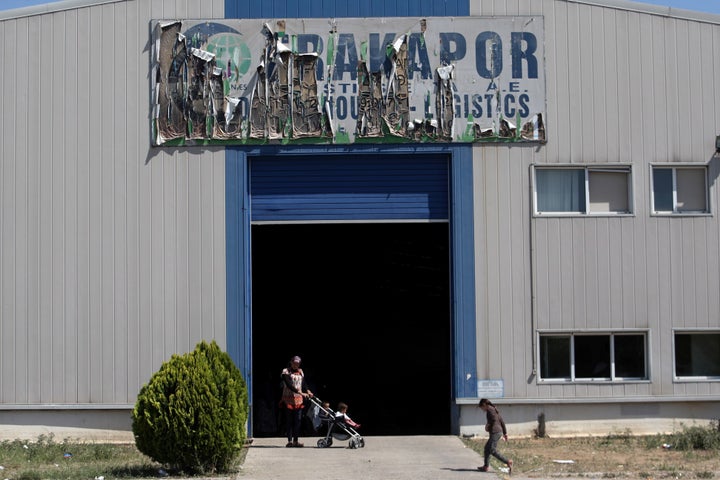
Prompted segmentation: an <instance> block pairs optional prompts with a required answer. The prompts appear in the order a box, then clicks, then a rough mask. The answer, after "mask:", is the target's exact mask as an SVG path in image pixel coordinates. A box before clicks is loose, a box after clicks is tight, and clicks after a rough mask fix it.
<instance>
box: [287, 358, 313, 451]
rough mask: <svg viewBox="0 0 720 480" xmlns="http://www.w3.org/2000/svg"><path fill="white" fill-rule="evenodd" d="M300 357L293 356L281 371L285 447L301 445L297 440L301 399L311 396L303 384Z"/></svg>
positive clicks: (300, 421)
mask: <svg viewBox="0 0 720 480" xmlns="http://www.w3.org/2000/svg"><path fill="white" fill-rule="evenodd" d="M300 361H301V360H300V357H298V356H294V357H293V358H291V359H290V363H289V364H288V366H287V368H284V369H283V371H282V375H281V376H282V381H283V393H282V404H283V405H284V406H285V418H286V420H287V439H288V443H287V445H285V446H286V447H302V446H303V444H302V443H300V442H299V441H298V437H299V436H300V425H301V423H302V414H303V400H304V399H305V397H312V396H313V393H312V392H311V391H310V390H308V388H307V385H306V384H305V374H304V373H303V371H302V369H301V368H300Z"/></svg>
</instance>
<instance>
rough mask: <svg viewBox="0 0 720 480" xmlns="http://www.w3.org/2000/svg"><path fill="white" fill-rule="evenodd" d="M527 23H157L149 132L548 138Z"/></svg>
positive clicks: (537, 55) (165, 137) (539, 32)
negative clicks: (152, 112)
mask: <svg viewBox="0 0 720 480" xmlns="http://www.w3.org/2000/svg"><path fill="white" fill-rule="evenodd" d="M528 20H529V18H528V17H463V18H444V17H429V18H402V17H401V18H393V19H387V20H386V19H379V18H369V19H366V18H341V19H333V20H330V19H277V20H269V21H259V20H249V19H243V20H237V19H236V20H233V19H226V20H183V21H182V22H177V21H169V22H166V21H162V20H160V21H157V22H156V23H155V24H154V30H153V35H155V37H156V38H154V42H153V44H154V45H155V48H157V50H158V51H157V52H156V53H157V54H156V55H153V56H152V58H153V59H154V61H155V65H153V67H154V68H156V72H154V73H155V74H154V75H153V78H154V81H153V88H154V89H155V92H154V95H153V98H154V102H155V105H154V113H155V115H154V119H153V122H154V123H153V127H154V128H155V132H156V135H154V138H155V141H156V144H157V145H164V144H167V143H170V144H173V145H178V144H183V143H187V144H190V143H195V144H197V143H203V142H207V141H211V140H212V141H223V142H225V141H226V142H229V143H239V144H242V143H255V144H263V143H267V142H283V143H285V142H292V141H296V140H297V141H302V142H303V143H313V142H316V143H330V142H335V143H340V142H350V143H352V142H356V141H363V142H365V143H368V142H371V143H380V142H397V141H412V142H434V141H439V142H486V141H491V142H492V141H503V142H508V141H510V142H544V141H545V125H544V124H543V125H541V120H542V118H543V116H544V114H545V84H544V72H543V70H544V51H543V45H544V30H543V29H544V27H543V19H542V17H530V20H532V21H528ZM230 99H234V100H232V102H233V103H232V107H229V105H230V102H231V100H230ZM226 112H230V113H227V114H226ZM510 124H513V127H512V128H511V127H510ZM460 125H462V127H460ZM465 125H468V126H467V127H465Z"/></svg>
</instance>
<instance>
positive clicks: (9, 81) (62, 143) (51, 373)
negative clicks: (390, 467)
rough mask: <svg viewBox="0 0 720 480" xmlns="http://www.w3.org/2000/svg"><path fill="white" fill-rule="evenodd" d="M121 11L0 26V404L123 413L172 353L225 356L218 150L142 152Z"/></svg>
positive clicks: (145, 77)
mask: <svg viewBox="0 0 720 480" xmlns="http://www.w3.org/2000/svg"><path fill="white" fill-rule="evenodd" d="M223 15H224V2H223V1H222V0H212V1H207V0H202V1H201V0H176V1H174V0H165V1H162V2H159V1H150V0H137V1H126V2H116V3H110V4H105V5H99V6H93V7H86V8H76V9H71V10H66V11H61V12H57V13H51V14H44V15H35V16H28V17H22V18H17V19H8V20H3V21H0V42H1V43H2V45H0V64H2V65H3V67H2V75H0V92H2V94H0V132H2V133H0V135H1V136H2V142H0V403H2V404H4V406H5V408H7V407H8V406H12V405H24V404H31V405H35V404H90V403H92V404H104V405H107V404H114V405H126V404H128V403H133V402H134V399H135V395H136V394H137V392H138V390H139V387H140V386H141V384H142V383H143V382H146V381H147V380H148V379H149V377H150V375H151V374H152V373H153V372H154V371H156V370H157V369H158V368H159V367H160V364H161V362H163V361H164V360H167V359H168V358H169V357H170V355H171V354H172V353H175V352H184V351H188V350H190V349H192V348H194V346H195V344H196V343H197V342H198V341H199V340H200V339H211V338H215V339H217V340H218V342H220V343H221V344H223V343H224V342H225V250H224V248H225V230H224V224H225V217H224V201H225V197H224V165H225V164H224V161H225V154H224V151H223V150H222V149H199V148H184V149H151V148H150V95H149V92H150V80H151V79H150V70H149V68H150V50H151V48H150V43H149V42H150V32H149V29H150V25H149V20H150V19H153V18H184V17H201V18H222V17H223Z"/></svg>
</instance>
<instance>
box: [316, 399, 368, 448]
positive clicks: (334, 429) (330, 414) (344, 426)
mask: <svg viewBox="0 0 720 480" xmlns="http://www.w3.org/2000/svg"><path fill="white" fill-rule="evenodd" d="M310 401H311V402H312V403H313V407H312V408H311V409H310V412H311V413H312V415H313V416H314V417H315V418H313V424H316V423H317V424H318V425H323V426H324V425H327V430H326V434H325V437H324V438H321V439H320V440H318V441H317V446H318V447H319V448H327V447H330V446H332V444H333V438H335V439H336V440H341V441H345V440H348V439H349V440H350V442H349V443H348V446H349V447H350V448H363V447H364V446H365V440H364V439H363V438H362V436H361V435H360V434H359V433H358V432H357V431H356V430H355V428H359V427H360V425H359V424H357V423H355V422H354V421H353V420H352V419H351V418H350V417H349V416H348V415H347V405H345V404H344V403H340V404H338V412H334V411H333V410H332V409H331V408H330V407H329V406H328V403H327V402H326V403H323V402H322V400H320V399H319V398H318V397H310Z"/></svg>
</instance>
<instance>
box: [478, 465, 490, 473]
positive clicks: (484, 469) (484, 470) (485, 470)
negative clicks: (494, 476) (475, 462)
mask: <svg viewBox="0 0 720 480" xmlns="http://www.w3.org/2000/svg"><path fill="white" fill-rule="evenodd" d="M478 470H480V471H481V472H487V471H488V466H487V465H483V466H482V467H478Z"/></svg>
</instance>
